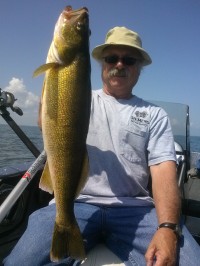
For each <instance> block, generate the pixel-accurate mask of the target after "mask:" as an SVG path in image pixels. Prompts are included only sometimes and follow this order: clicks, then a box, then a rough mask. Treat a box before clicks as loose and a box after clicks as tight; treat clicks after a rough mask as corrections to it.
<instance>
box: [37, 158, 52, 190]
mask: <svg viewBox="0 0 200 266" xmlns="http://www.w3.org/2000/svg"><path fill="white" fill-rule="evenodd" d="M39 187H40V188H41V189H42V190H44V191H46V192H49V193H50V194H53V184H52V180H51V175H50V172H49V166H48V162H46V163H45V166H44V170H43V172H42V176H41V178H40V183H39Z"/></svg>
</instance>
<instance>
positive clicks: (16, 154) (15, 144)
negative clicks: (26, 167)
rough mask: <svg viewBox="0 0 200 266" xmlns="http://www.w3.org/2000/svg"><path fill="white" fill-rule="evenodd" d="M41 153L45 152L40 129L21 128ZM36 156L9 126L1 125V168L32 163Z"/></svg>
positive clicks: (31, 127)
mask: <svg viewBox="0 0 200 266" xmlns="http://www.w3.org/2000/svg"><path fill="white" fill-rule="evenodd" d="M20 128H21V130H22V131H23V132H24V133H25V134H26V135H27V136H28V138H29V139H30V140H31V141H32V142H33V144H34V145H35V146H36V148H37V149H38V150H39V151H42V150H43V141H42V135H41V132H40V130H39V128H38V127H33V126H20ZM34 160H35V156H34V155H33V154H32V153H31V152H30V150H29V149H28V148H27V147H26V146H25V144H24V143H23V142H22V141H21V140H20V138H19V137H18V136H17V135H16V133H15V132H14V131H13V130H12V129H11V128H10V127H9V126H8V125H2V124H0V168H1V167H6V166H13V165H17V164H19V163H23V162H32V161H34Z"/></svg>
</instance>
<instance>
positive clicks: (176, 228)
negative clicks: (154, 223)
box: [157, 223, 182, 238]
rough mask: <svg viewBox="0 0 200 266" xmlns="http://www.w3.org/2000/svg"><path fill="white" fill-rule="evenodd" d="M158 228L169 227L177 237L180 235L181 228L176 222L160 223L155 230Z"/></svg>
mask: <svg viewBox="0 0 200 266" xmlns="http://www.w3.org/2000/svg"><path fill="white" fill-rule="evenodd" d="M160 228H169V229H171V230H173V231H174V233H175V234H176V236H177V237H178V238H180V237H181V236H182V230H181V227H180V226H179V225H178V224H173V223H162V224H160V225H159V226H158V227H157V230H158V229H160Z"/></svg>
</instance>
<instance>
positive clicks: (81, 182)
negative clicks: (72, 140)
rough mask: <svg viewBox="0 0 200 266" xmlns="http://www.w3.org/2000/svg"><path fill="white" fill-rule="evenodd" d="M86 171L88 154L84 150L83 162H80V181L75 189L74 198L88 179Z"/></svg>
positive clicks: (87, 169)
mask: <svg viewBox="0 0 200 266" xmlns="http://www.w3.org/2000/svg"><path fill="white" fill-rule="evenodd" d="M88 172H89V158H88V154H87V150H86V152H85V156H84V159H83V163H82V171H81V178H80V182H79V185H78V187H77V190H76V197H75V198H77V197H78V195H79V194H80V191H81V190H82V188H83V187H84V185H85V183H86V181H87V179H88Z"/></svg>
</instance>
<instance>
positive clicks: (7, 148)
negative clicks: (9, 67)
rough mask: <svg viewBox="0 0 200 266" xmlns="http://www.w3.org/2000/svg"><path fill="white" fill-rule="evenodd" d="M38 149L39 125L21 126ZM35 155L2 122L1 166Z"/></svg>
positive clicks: (199, 148)
mask: <svg viewBox="0 0 200 266" xmlns="http://www.w3.org/2000/svg"><path fill="white" fill-rule="evenodd" d="M20 128H21V129H22V130H23V131H24V133H25V134H26V135H27V136H28V137H29V138H30V140H31V141H32V142H33V143H34V145H35V146H36V147H37V148H38V150H40V151H42V150H43V141H42V135H41V132H40V130H39V128H38V127H32V126H21V127H20ZM190 145H191V151H194V152H200V137H197V136H195V137H194V136H192V137H191V143H190ZM34 160H35V157H34V156H33V155H32V153H31V152H30V151H29V149H28V148H27V147H26V146H25V145H24V143H23V142H22V141H21V140H20V139H19V137H18V136H17V135H16V134H15V133H14V131H13V130H12V129H11V128H10V127H9V126H8V125H1V124H0V168H1V167H7V166H13V165H17V164H19V163H24V162H32V161H34Z"/></svg>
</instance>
